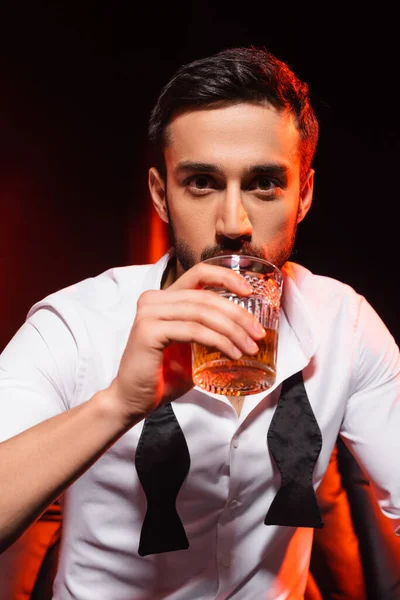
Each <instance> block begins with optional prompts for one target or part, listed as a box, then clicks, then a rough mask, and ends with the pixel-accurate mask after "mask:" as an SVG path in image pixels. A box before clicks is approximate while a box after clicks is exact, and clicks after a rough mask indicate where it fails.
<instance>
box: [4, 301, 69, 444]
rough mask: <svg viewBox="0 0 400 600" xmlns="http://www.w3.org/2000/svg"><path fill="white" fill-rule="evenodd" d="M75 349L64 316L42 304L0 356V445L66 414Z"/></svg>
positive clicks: (32, 313) (33, 311) (49, 306)
mask: <svg viewBox="0 0 400 600" xmlns="http://www.w3.org/2000/svg"><path fill="white" fill-rule="evenodd" d="M79 363H80V361H79V348H78V344H77V342H76V339H75V337H74V335H73V333H72V331H71V329H70V328H69V326H68V325H67V323H66V321H65V320H64V319H63V318H62V316H61V315H60V314H59V313H58V312H57V310H56V309H54V308H53V307H52V306H51V305H46V304H45V303H43V305H42V306H40V305H39V306H38V307H37V308H35V310H32V311H31V313H30V315H29V316H28V319H27V321H26V322H25V323H24V324H23V325H22V327H21V328H20V329H19V331H18V332H17V333H16V334H15V336H14V337H13V338H12V340H11V341H10V343H9V344H8V345H7V347H6V348H5V350H4V351H3V353H2V354H1V355H0V441H3V440H5V439H8V438H10V437H12V436H14V435H16V434H17V433H20V432H21V431H24V430H25V429H28V428H29V427H32V426H33V425H36V424H37V423H39V422H41V421H43V420H45V419H48V418H49V417H52V416H55V415H57V414H60V413H61V412H63V411H65V410H67V409H68V408H69V405H70V400H71V397H72V396H73V395H74V393H75V387H76V382H77V375H78V370H79Z"/></svg>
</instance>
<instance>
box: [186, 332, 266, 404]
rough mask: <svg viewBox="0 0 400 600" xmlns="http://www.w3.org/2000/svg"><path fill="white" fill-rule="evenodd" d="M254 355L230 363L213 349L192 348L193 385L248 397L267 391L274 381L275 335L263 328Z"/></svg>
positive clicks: (225, 393)
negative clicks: (264, 334)
mask: <svg viewBox="0 0 400 600" xmlns="http://www.w3.org/2000/svg"><path fill="white" fill-rule="evenodd" d="M266 331H267V334H266V336H265V337H264V338H263V339H262V340H261V341H259V342H257V345H258V347H259V351H258V352H257V354H256V355H254V356H248V355H243V356H242V357H241V358H239V359H238V360H232V359H230V358H228V357H227V356H225V354H222V352H219V351H218V350H217V349H216V348H209V347H207V346H203V345H201V344H193V345H192V367H193V382H194V383H195V385H197V386H199V387H200V388H202V389H204V390H207V391H208V392H212V393H214V394H222V395H228V396H248V395H249V394H256V393H257V392H261V391H262V390H266V389H268V388H269V387H271V385H273V383H274V382H275V376H276V355H277V348H278V333H277V332H276V331H275V330H273V329H266Z"/></svg>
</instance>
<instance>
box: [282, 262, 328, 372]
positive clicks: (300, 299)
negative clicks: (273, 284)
mask: <svg viewBox="0 0 400 600" xmlns="http://www.w3.org/2000/svg"><path fill="white" fill-rule="evenodd" d="M282 274H283V293H282V307H281V310H282V311H283V313H284V315H285V317H286V319H287V322H288V324H289V326H290V327H291V329H292V331H293V333H294V334H295V336H296V338H297V340H298V343H299V345H300V347H301V349H302V351H303V352H304V354H305V356H306V357H307V359H308V360H310V358H311V357H312V356H313V355H314V354H315V352H316V351H317V348H318V346H319V336H318V333H317V325H316V322H315V319H314V317H313V315H312V312H311V308H310V307H309V306H308V305H307V297H306V296H305V294H304V293H302V292H301V291H300V288H301V286H302V282H303V279H305V278H306V277H307V276H310V275H311V273H310V271H308V270H307V269H305V268H304V267H302V266H300V265H297V264H296V263H291V262H287V263H286V264H285V265H284V267H283V269H282Z"/></svg>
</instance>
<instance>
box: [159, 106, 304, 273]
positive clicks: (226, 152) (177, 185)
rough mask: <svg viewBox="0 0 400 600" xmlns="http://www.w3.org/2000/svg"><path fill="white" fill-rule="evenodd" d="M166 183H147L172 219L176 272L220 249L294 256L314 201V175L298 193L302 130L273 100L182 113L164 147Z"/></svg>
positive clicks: (276, 259)
mask: <svg viewBox="0 0 400 600" xmlns="http://www.w3.org/2000/svg"><path fill="white" fill-rule="evenodd" d="M165 162H166V169H167V181H166V185H165V182H164V181H163V180H162V179H161V177H160V176H159V174H158V173H157V171H156V170H155V169H150V173H149V185H150V190H151V194H152V197H153V201H154V205H155V208H156V210H157V212H158V213H159V215H160V216H161V218H162V219H163V220H165V221H167V222H169V227H170V231H171V233H172V238H173V242H174V245H175V249H176V256H177V259H178V265H177V267H178V275H179V274H180V273H182V271H183V270H187V269H188V268H190V267H191V266H193V265H194V264H195V263H197V262H199V261H200V260H203V259H204V258H207V257H210V256H214V255H216V254H218V253H220V252H221V251H222V252H223V251H225V252H229V251H232V250H234V251H235V252H237V251H239V252H240V251H241V252H244V253H246V254H254V255H257V256H262V257H263V258H265V259H267V260H269V261H271V262H272V263H274V264H275V265H277V266H278V267H282V265H283V264H284V263H285V261H286V260H287V259H288V258H289V256H290V253H291V250H292V247H293V243H294V238H295V232H296V226H297V223H298V222H299V221H301V220H302V219H303V218H304V216H305V214H306V213H307V211H308V209H309V206H310V204H311V199H312V187H313V172H312V171H310V173H309V175H308V178H307V180H306V182H305V184H303V187H302V190H300V156H299V133H298V130H297V129H296V126H295V122H294V118H293V116H292V115H291V114H288V113H284V112H278V111H277V110H276V109H275V108H273V107H271V106H270V105H267V104H250V103H241V104H236V105H232V106H223V107H213V108H209V109H204V108H202V109H199V110H191V111H190V112H186V113H183V114H180V115H178V116H176V117H175V118H174V119H173V120H172V122H171V124H170V125H169V129H168V145H167V147H166V150H165Z"/></svg>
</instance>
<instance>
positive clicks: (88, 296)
mask: <svg viewBox="0 0 400 600" xmlns="http://www.w3.org/2000/svg"><path fill="white" fill-rule="evenodd" d="M153 266H154V265H150V264H148V265H129V266H121V267H113V268H111V269H107V270H106V271H103V272H102V273H99V274H98V275H95V276H92V277H87V278H86V279H83V280H81V281H78V282H76V283H73V284H71V285H69V286H67V287H64V288H62V289H59V290H57V291H55V292H53V293H51V294H50V295H48V296H46V297H45V298H43V299H42V300H40V301H39V302H37V303H36V304H35V305H34V306H33V307H32V308H31V310H30V311H29V314H28V316H30V315H32V314H33V313H34V312H36V311H37V310H38V309H40V308H43V307H49V308H52V309H55V310H56V311H57V312H60V313H61V314H66V313H70V314H72V313H76V311H78V312H88V311H89V312H94V313H97V314H99V313H103V314H107V313H110V312H115V313H121V312H123V308H124V306H130V307H132V305H134V304H135V303H136V300H137V298H138V297H139V295H140V293H141V292H142V291H143V289H145V287H146V285H145V281H146V277H147V276H148V274H149V271H150V269H151V268H152V267H153Z"/></svg>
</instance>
